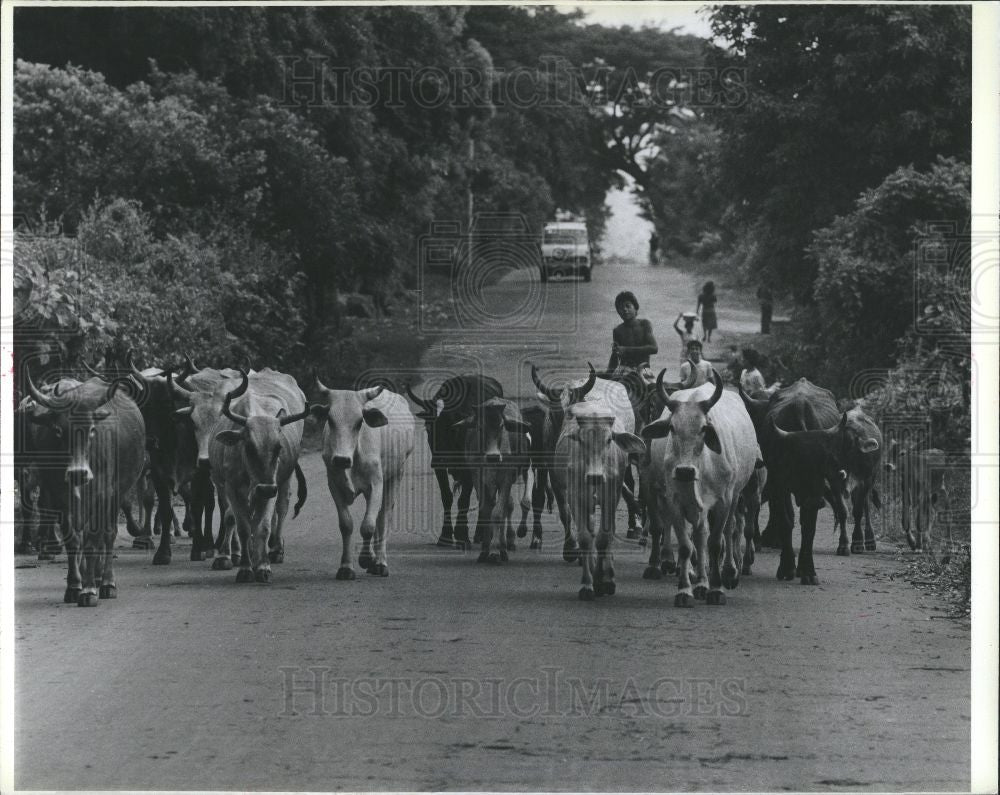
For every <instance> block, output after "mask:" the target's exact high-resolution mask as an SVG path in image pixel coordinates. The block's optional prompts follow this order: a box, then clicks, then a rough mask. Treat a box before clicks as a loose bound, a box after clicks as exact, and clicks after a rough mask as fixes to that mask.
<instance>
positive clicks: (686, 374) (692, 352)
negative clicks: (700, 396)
mask: <svg viewBox="0 0 1000 795" xmlns="http://www.w3.org/2000/svg"><path fill="white" fill-rule="evenodd" d="M692 364H693V365H694V382H693V383H691V384H688V379H690V378H691V365H692ZM711 380H712V365H711V363H710V362H706V361H705V360H704V359H702V358H701V343H700V342H699V341H698V340H691V341H690V342H689V343H688V360H687V361H686V362H684V364H682V365H681V383H682V384H684V388H685V389H694V388H695V387H698V386H701V385H702V384H707V383H708V382H709V381H711Z"/></svg>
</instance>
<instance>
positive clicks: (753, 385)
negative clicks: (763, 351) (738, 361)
mask: <svg viewBox="0 0 1000 795" xmlns="http://www.w3.org/2000/svg"><path fill="white" fill-rule="evenodd" d="M743 362H744V364H746V368H745V369H744V370H743V373H742V374H741V375H740V386H741V387H742V388H743V391H744V392H746V393H747V394H748V395H749V396H750V397H752V398H757V399H761V398H768V397H770V396H771V395H772V394H774V393H775V392H776V391H777V390H778V389H780V388H781V382H780V381H775V382H774V383H773V384H771V386H767V384H766V383H765V382H764V375H763V374H762V373H761V371H760V369H759V365H760V356H759V355H758V354H757V351H755V350H754V349H753V348H744V349H743Z"/></svg>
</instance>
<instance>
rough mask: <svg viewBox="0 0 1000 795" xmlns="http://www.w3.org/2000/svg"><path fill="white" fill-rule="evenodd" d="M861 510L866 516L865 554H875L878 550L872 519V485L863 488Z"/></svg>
mask: <svg viewBox="0 0 1000 795" xmlns="http://www.w3.org/2000/svg"><path fill="white" fill-rule="evenodd" d="M860 490H861V508H862V510H863V511H864V515H865V552H874V551H875V550H876V546H875V530H874V529H873V528H872V517H871V491H872V484H871V483H867V484H864V485H863V486H862V487H861V489H860Z"/></svg>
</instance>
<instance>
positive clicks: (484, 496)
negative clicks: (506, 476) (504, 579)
mask: <svg viewBox="0 0 1000 795" xmlns="http://www.w3.org/2000/svg"><path fill="white" fill-rule="evenodd" d="M496 490H497V487H496V484H495V483H494V481H493V478H492V477H488V478H484V477H482V476H480V477H479V487H478V491H479V515H478V516H477V517H476V534H475V536H474V537H473V543H478V544H479V558H478V560H477V562H478V563H499V562H500V547H499V544H497V548H496V550H493V549H491V546H492V545H493V543H494V538H495V537H496V536H498V535H499V534H500V530H501V529H502V525H501V528H495V527H494V523H493V513H494V508H495V507H496V506H498V505H499V500H498V499H497V495H496Z"/></svg>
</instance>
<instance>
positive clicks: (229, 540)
mask: <svg viewBox="0 0 1000 795" xmlns="http://www.w3.org/2000/svg"><path fill="white" fill-rule="evenodd" d="M223 492H224V489H222V488H219V487H216V496H217V497H218V499H219V539H218V541H216V542H215V543H216V549H215V551H216V553H218V554H217V557H216V558H215V560H213V561H212V568H213V569H214V570H215V571H229V570H230V569H231V568H232V567H233V566H236V565H239V564H240V563H241V562H242V557H237V554H236V553H235V552H232V551H231V550H232V545H233V536H234V535H237V533H235V532H234V531H235V530H236V514H234V513H233V512H232V511H231V510H229V500H228V499H227V498H226V495H225V494H224V493H223Z"/></svg>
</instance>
